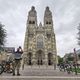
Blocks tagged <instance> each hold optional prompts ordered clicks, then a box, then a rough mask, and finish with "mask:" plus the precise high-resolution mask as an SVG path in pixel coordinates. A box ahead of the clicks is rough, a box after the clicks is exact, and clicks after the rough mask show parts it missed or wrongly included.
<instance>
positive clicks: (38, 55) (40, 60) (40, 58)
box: [36, 50, 45, 65]
mask: <svg viewBox="0 0 80 80" xmlns="http://www.w3.org/2000/svg"><path fill="white" fill-rule="evenodd" d="M44 58H45V55H44V53H43V51H42V50H38V51H37V53H36V60H37V65H43V64H44Z"/></svg>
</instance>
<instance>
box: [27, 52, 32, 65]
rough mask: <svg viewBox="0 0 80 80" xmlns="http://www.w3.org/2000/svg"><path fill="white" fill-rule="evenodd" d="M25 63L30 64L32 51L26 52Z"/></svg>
mask: <svg viewBox="0 0 80 80" xmlns="http://www.w3.org/2000/svg"><path fill="white" fill-rule="evenodd" d="M27 63H28V65H32V53H31V52H29V53H28V54H27Z"/></svg>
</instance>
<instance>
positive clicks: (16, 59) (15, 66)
mask: <svg viewBox="0 0 80 80" xmlns="http://www.w3.org/2000/svg"><path fill="white" fill-rule="evenodd" d="M22 54H23V50H22V48H21V46H19V48H18V49H17V51H16V52H15V53H14V60H13V76H14V75H15V70H16V69H17V75H18V76H20V66H21V60H22V57H21V56H22Z"/></svg>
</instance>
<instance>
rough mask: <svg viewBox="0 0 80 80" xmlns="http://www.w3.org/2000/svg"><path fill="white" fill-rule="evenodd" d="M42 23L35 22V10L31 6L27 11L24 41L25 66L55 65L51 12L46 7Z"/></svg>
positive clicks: (55, 54)
mask: <svg viewBox="0 0 80 80" xmlns="http://www.w3.org/2000/svg"><path fill="white" fill-rule="evenodd" d="M43 23H44V24H43V25H42V23H41V22H40V24H39V25H38V23H37V12H36V10H35V7H34V6H32V8H31V10H30V11H29V13H28V19H27V24H26V33H25V41H24V56H25V58H26V59H25V61H26V64H27V66H56V64H57V51H56V39H55V33H54V28H53V26H54V25H53V20H52V12H51V11H50V9H49V7H46V9H45V12H44V22H43Z"/></svg>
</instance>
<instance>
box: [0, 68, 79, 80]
mask: <svg viewBox="0 0 80 80" xmlns="http://www.w3.org/2000/svg"><path fill="white" fill-rule="evenodd" d="M20 73H21V76H12V74H8V73H3V74H2V75H0V80H80V79H79V77H80V74H78V75H75V73H71V74H68V73H67V72H62V71H59V70H58V68H57V69H56V70H54V69H50V68H42V67H33V68H31V67H25V68H24V70H22V69H21V70H20Z"/></svg>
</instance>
